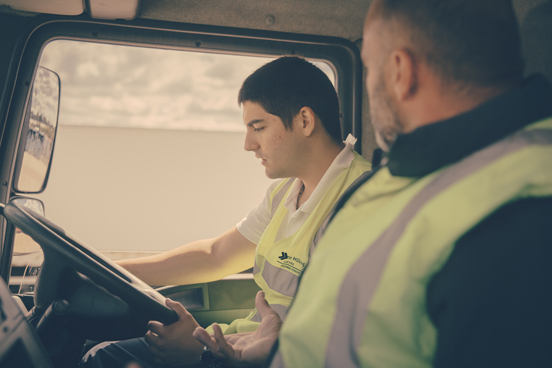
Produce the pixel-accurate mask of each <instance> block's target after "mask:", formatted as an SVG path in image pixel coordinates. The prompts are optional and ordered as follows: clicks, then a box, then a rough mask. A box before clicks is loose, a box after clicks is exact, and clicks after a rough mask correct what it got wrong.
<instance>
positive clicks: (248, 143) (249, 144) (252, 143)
mask: <svg viewBox="0 0 552 368" xmlns="http://www.w3.org/2000/svg"><path fill="white" fill-rule="evenodd" d="M257 148H259V144H258V143H257V140H256V139H254V138H253V137H251V134H250V133H247V134H246V135H245V142H244V144H243V149H244V150H246V151H254V150H256V149H257Z"/></svg>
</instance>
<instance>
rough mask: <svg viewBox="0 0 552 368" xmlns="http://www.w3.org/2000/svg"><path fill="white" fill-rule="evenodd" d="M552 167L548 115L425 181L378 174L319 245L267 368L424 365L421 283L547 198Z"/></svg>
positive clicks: (427, 355) (430, 344)
mask: <svg viewBox="0 0 552 368" xmlns="http://www.w3.org/2000/svg"><path fill="white" fill-rule="evenodd" d="M551 168H552V118H550V119H546V120H544V121H541V122H538V123H535V124H532V125H530V126H528V127H526V128H525V129H523V130H521V131H518V132H516V133H514V134H512V135H510V136H508V137H506V138H504V139H502V140H500V141H499V142H496V143H494V144H492V145H490V146H488V147H486V148H484V149H482V150H480V151H478V152H475V153H473V154H472V155H470V156H468V157H466V158H465V159H463V160H461V161H459V162H458V163H455V164H453V165H450V166H446V167H444V168H442V169H440V170H437V171H435V172H433V173H431V174H429V175H427V176H425V177H423V178H418V179H415V178H404V177H393V176H392V175H391V174H390V173H389V170H387V168H383V169H381V170H380V171H379V172H378V173H376V174H375V175H374V176H373V177H372V178H371V179H370V180H369V181H367V182H366V183H365V184H364V185H363V186H362V187H361V188H360V189H359V190H358V191H357V192H356V193H355V194H354V195H353V196H352V197H351V199H350V200H349V201H348V203H347V204H346V205H345V206H344V208H343V209H342V210H341V211H340V213H338V214H337V215H336V217H335V219H334V220H333V222H332V223H331V224H330V225H329V227H328V229H327V231H326V233H325V234H324V236H323V237H322V240H321V241H320V243H319V244H318V246H317V248H316V253H315V254H314V255H313V257H312V259H311V262H310V264H309V268H308V269H307V271H306V272H305V274H304V275H303V278H302V281H301V286H300V290H299V292H298V293H297V296H296V298H295V301H294V305H293V308H291V310H290V311H289V314H288V316H287V319H286V321H285V323H284V325H283V328H282V330H281V331H280V347H279V352H278V353H277V355H276V356H275V358H274V360H273V362H272V365H271V367H290V368H291V367H371V368H380V367H381V368H389V367H393V368H427V367H431V366H432V360H433V357H434V353H435V348H436V336H437V331H436V329H435V326H434V325H433V324H432V323H431V321H430V318H429V316H428V312H427V310H426V307H425V295H426V287H427V284H428V283H429V281H430V280H431V279H432V277H433V275H435V274H436V273H437V272H438V271H439V270H440V269H441V268H442V267H443V265H444V264H445V262H446V261H447V260H448V258H449V256H450V254H451V252H452V250H453V248H454V245H455V243H456V241H457V240H458V239H459V238H460V237H462V235H464V234H465V233H467V232H468V231H470V229H472V228H473V227H474V226H476V225H477V224H478V223H479V222H481V221H482V220H483V219H485V218H486V217H487V216H488V215H489V214H491V213H493V212H494V211H495V210H497V209H498V208H500V207H501V206H503V205H504V204H506V203H509V202H511V201H515V200H518V199H522V198H528V197H545V196H551V195H552V170H551Z"/></svg>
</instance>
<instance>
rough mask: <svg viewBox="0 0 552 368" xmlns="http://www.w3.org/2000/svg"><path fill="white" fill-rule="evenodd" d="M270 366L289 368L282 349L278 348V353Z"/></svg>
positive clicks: (273, 367)
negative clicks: (285, 362)
mask: <svg viewBox="0 0 552 368" xmlns="http://www.w3.org/2000/svg"><path fill="white" fill-rule="evenodd" d="M269 368H287V365H285V364H284V360H283V359H282V353H281V352H280V350H278V352H277V353H276V355H274V358H273V359H272V362H271V363H270V366H269Z"/></svg>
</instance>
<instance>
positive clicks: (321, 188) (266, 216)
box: [236, 134, 356, 244]
mask: <svg viewBox="0 0 552 368" xmlns="http://www.w3.org/2000/svg"><path fill="white" fill-rule="evenodd" d="M344 143H345V148H343V150H342V151H341V152H340V153H339V154H338V155H337V156H336V158H335V159H334V160H333V162H332V164H331V165H330V167H328V170H326V173H324V176H323V177H322V179H320V182H319V183H318V185H317V186H316V188H315V189H314V191H313V192H312V194H311V196H310V197H309V199H307V200H306V201H305V203H303V204H302V205H301V206H300V207H299V208H298V209H295V206H296V205H297V196H298V195H299V190H300V189H301V186H302V185H303V181H302V180H297V181H296V182H295V184H294V185H293V187H292V188H291V191H290V194H289V196H288V197H287V199H286V202H285V203H284V205H285V206H286V208H287V209H288V214H287V216H286V218H285V219H284V221H282V225H281V226H280V228H279V229H278V233H277V234H276V239H275V241H278V240H280V239H284V238H287V237H288V236H290V235H293V233H295V232H296V231H297V230H298V229H299V228H300V227H301V225H303V223H304V222H305V220H306V219H307V218H308V217H309V215H310V214H311V212H312V211H313V210H314V208H315V207H316V205H317V204H318V202H320V199H321V198H322V196H323V195H324V193H326V190H327V189H328V188H329V187H330V185H331V184H332V183H333V182H334V180H335V179H336V178H337V177H338V176H339V174H341V173H342V172H343V170H345V169H347V168H348V167H349V166H351V162H352V161H353V159H354V154H353V150H354V144H355V143H356V138H355V137H353V136H352V135H351V134H349V136H348V137H347V139H346V140H345V142H344ZM282 180H285V179H281V180H276V181H275V182H274V183H272V184H271V185H270V186H269V187H268V190H267V191H266V196H265V197H264V199H263V201H262V202H261V204H260V205H259V206H258V207H257V208H255V209H253V210H251V212H249V214H248V215H247V216H246V217H245V218H244V219H243V220H241V222H239V223H238V224H237V225H236V227H237V228H238V231H239V232H240V233H241V234H242V235H243V236H244V237H245V238H246V239H248V240H249V241H251V242H253V243H255V244H258V243H259V240H260V239H261V236H262V235H263V233H264V231H265V229H266V228H267V226H268V224H269V223H270V221H271V220H272V215H273V214H274V213H275V212H276V209H277V208H278V206H279V205H280V201H273V203H272V208H270V206H269V204H270V193H272V191H273V190H274V188H275V187H276V186H277V185H278V184H279V183H281V181H282Z"/></svg>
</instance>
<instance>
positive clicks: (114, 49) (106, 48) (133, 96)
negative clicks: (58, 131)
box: [40, 40, 332, 131]
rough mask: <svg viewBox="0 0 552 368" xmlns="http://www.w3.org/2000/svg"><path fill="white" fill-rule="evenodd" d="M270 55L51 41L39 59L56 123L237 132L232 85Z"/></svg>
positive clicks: (238, 119) (238, 84) (240, 124)
mask: <svg viewBox="0 0 552 368" xmlns="http://www.w3.org/2000/svg"><path fill="white" fill-rule="evenodd" d="M270 60H272V59H271V58H266V57H256V56H245V55H226V54H215V53H206V52H195V51H193V52H192V51H181V50H166V49H155V48H145V47H130V46H121V45H112V44H109V45H108V44H101V43H92V42H79V41H69V40H55V41H52V42H50V43H49V44H48V45H47V46H46V47H45V49H44V51H43V54H42V58H41V61H40V63H41V65H43V66H45V67H47V68H49V69H51V70H54V71H56V72H58V74H59V75H60V78H61V84H62V88H61V91H62V96H61V104H60V124H65V125H101V126H117V127H121V126H123V127H124V126H126V127H135V128H158V129H193V130H217V131H243V130H244V127H243V122H242V119H241V111H240V109H239V107H238V106H237V102H236V101H237V93H238V90H239V88H240V87H241V84H242V82H243V80H244V79H245V78H246V77H247V76H248V75H249V74H251V73H252V72H253V71H255V70H256V69H257V68H259V67H260V66H262V65H264V64H265V63H267V62H269V61H270ZM324 68H325V69H327V70H329V71H330V72H332V71H331V68H329V67H327V68H326V67H324ZM325 71H326V70H325Z"/></svg>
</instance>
